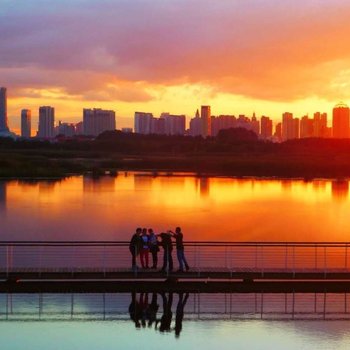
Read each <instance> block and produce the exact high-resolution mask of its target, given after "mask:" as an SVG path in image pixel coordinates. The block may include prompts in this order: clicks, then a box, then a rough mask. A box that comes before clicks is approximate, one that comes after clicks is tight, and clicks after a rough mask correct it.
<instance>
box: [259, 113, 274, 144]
mask: <svg viewBox="0 0 350 350" xmlns="http://www.w3.org/2000/svg"><path fill="white" fill-rule="evenodd" d="M260 126H261V131H260V136H261V138H262V139H263V140H268V139H271V137H272V120H271V119H270V118H269V117H266V116H264V115H263V116H262V117H261V119H260Z"/></svg>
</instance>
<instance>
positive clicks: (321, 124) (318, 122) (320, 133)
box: [313, 112, 328, 137]
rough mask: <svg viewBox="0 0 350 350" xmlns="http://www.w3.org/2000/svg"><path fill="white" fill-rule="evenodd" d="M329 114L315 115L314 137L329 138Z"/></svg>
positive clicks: (318, 113)
mask: <svg viewBox="0 0 350 350" xmlns="http://www.w3.org/2000/svg"><path fill="white" fill-rule="evenodd" d="M327 134H328V128H327V113H320V112H316V113H314V135H313V136H314V137H327Z"/></svg>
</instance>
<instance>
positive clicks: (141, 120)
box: [134, 112, 153, 135]
mask: <svg viewBox="0 0 350 350" xmlns="http://www.w3.org/2000/svg"><path fill="white" fill-rule="evenodd" d="M152 120H153V114H152V113H145V112H135V116H134V130H135V133H136V134H143V135H148V134H151V133H152Z"/></svg>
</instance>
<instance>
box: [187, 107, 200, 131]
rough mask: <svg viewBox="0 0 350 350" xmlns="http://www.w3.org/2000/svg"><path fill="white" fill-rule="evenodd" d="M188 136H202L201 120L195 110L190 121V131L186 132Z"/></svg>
mask: <svg viewBox="0 0 350 350" xmlns="http://www.w3.org/2000/svg"><path fill="white" fill-rule="evenodd" d="M188 133H189V135H190V136H200V135H202V119H201V117H200V115H199V111H198V109H197V112H196V115H195V117H194V118H192V119H191V120H190V129H189V131H188Z"/></svg>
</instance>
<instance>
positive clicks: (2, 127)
mask: <svg viewBox="0 0 350 350" xmlns="http://www.w3.org/2000/svg"><path fill="white" fill-rule="evenodd" d="M1 131H9V128H8V124H7V91H6V88H4V87H1V88H0V132H1Z"/></svg>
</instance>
